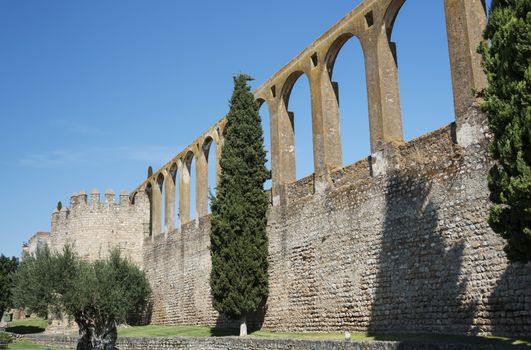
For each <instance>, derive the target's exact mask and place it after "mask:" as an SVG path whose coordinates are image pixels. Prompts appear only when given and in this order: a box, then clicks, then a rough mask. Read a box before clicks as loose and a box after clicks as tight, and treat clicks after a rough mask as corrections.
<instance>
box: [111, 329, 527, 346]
mask: <svg viewBox="0 0 531 350" xmlns="http://www.w3.org/2000/svg"><path fill="white" fill-rule="evenodd" d="M118 335H119V336H122V337H142V336H183V337H212V336H214V337H216V336H229V335H233V336H235V335H238V330H237V329H214V328H210V327H204V326H156V325H149V326H136V327H125V328H119V329H118ZM250 335H251V336H255V337H264V338H267V337H270V338H272V337H276V338H292V339H316V340H343V339H344V334H343V333H340V332H331V333H298V332H271V331H256V332H251V333H250ZM351 339H352V340H354V341H356V340H358V341H371V340H391V341H415V342H431V343H433V342H437V343H466V344H499V345H521V344H527V345H531V339H513V338H505V337H474V336H454V335H431V334H386V335H372V334H371V335H369V334H366V333H352V335H351Z"/></svg>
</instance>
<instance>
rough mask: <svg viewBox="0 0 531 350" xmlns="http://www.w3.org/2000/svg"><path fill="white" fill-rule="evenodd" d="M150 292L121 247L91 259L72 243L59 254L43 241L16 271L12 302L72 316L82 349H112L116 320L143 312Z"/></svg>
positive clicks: (40, 312) (45, 313)
mask: <svg viewBox="0 0 531 350" xmlns="http://www.w3.org/2000/svg"><path fill="white" fill-rule="evenodd" d="M149 294H150V287H149V283H148V281H147V278H146V276H145V274H144V273H143V272H142V271H140V269H138V267H136V266H135V265H133V264H132V263H131V262H129V261H128V260H127V259H125V258H123V257H122V256H121V255H120V252H119V250H117V249H115V250H113V251H112V252H111V254H110V256H109V258H107V259H104V260H97V261H95V262H88V261H84V260H81V259H80V258H79V257H78V256H77V255H76V254H75V253H74V252H73V250H72V248H71V247H70V246H68V245H67V246H65V248H64V250H63V251H62V252H61V253H52V252H50V250H49V249H48V247H47V246H45V247H44V248H42V249H39V250H38V251H37V252H36V254H35V255H32V256H26V257H25V258H24V260H23V261H22V263H21V264H20V267H19V269H18V271H17V273H16V274H15V275H14V287H13V295H14V298H13V299H14V304H15V305H16V306H19V307H26V308H28V309H29V310H30V311H31V312H33V313H36V314H38V315H39V316H41V317H48V316H49V315H50V314H51V315H53V316H55V317H61V316H62V315H68V317H73V318H74V320H75V322H76V323H77V324H78V326H79V332H80V339H79V342H78V346H77V349H78V350H86V349H87V350H88V349H98V350H114V349H115V344H116V337H117V332H116V324H117V323H120V322H125V321H126V319H127V318H128V316H130V315H131V314H133V313H140V312H142V309H143V306H144V305H145V303H146V300H147V298H148V296H149Z"/></svg>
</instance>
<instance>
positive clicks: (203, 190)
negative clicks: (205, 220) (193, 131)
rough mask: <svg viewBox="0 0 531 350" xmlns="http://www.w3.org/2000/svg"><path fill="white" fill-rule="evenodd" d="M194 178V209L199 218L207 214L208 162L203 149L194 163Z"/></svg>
mask: <svg viewBox="0 0 531 350" xmlns="http://www.w3.org/2000/svg"><path fill="white" fill-rule="evenodd" d="M212 142H214V141H212ZM195 176H196V179H195V207H196V211H197V217H198V218H200V217H202V216H205V215H207V214H208V160H207V156H206V154H205V150H203V149H200V150H199V155H198V157H197V160H196V162H195Z"/></svg>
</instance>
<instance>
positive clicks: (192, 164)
mask: <svg viewBox="0 0 531 350" xmlns="http://www.w3.org/2000/svg"><path fill="white" fill-rule="evenodd" d="M195 158H196V157H195V154H193V153H192V152H189V153H188V155H187V156H186V162H185V164H186V170H187V173H188V186H189V202H188V204H189V207H188V208H189V212H188V213H189V214H188V216H189V220H190V221H192V220H194V219H195V218H197V210H196V188H195V186H196V182H197V179H196V159H195Z"/></svg>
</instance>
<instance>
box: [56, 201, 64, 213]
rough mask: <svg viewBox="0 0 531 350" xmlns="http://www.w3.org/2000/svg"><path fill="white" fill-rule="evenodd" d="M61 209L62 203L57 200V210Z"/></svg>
mask: <svg viewBox="0 0 531 350" xmlns="http://www.w3.org/2000/svg"><path fill="white" fill-rule="evenodd" d="M61 209H63V203H61V201H59V202H57V210H58V211H61Z"/></svg>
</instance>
